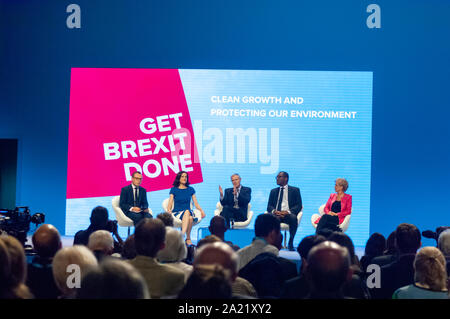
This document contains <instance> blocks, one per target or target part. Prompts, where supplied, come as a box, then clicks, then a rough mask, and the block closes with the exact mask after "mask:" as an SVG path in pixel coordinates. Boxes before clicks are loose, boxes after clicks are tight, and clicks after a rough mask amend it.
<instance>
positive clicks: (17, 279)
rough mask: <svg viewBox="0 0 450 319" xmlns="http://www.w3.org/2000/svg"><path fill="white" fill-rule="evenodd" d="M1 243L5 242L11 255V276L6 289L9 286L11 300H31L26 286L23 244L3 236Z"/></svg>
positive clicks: (0, 238)
mask: <svg viewBox="0 0 450 319" xmlns="http://www.w3.org/2000/svg"><path fill="white" fill-rule="evenodd" d="M0 241H2V242H3V244H4V246H5V249H6V251H7V254H8V255H9V258H8V259H9V263H8V262H6V261H5V263H7V264H9V276H8V278H7V279H5V281H6V285H5V286H6V287H8V286H9V288H10V289H11V290H10V293H11V295H10V298H11V299H31V298H33V295H32V294H31V292H30V290H29V289H28V287H27V286H26V285H25V280H26V275H27V262H26V258H25V251H24V249H23V246H22V244H21V243H20V241H18V240H17V239H16V238H15V237H12V236H8V235H6V236H5V235H2V236H1V237H0Z"/></svg>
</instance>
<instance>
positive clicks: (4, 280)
mask: <svg viewBox="0 0 450 319" xmlns="http://www.w3.org/2000/svg"><path fill="white" fill-rule="evenodd" d="M2 238H3V236H0V299H11V298H15V294H14V292H13V289H14V286H13V280H12V276H11V258H10V256H9V252H8V248H7V246H6V244H5V243H4V242H3V240H2Z"/></svg>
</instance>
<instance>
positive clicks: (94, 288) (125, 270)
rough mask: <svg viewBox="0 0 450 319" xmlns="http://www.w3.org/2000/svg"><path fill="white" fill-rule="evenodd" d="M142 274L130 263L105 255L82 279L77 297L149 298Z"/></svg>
mask: <svg viewBox="0 0 450 319" xmlns="http://www.w3.org/2000/svg"><path fill="white" fill-rule="evenodd" d="M148 298H149V294H148V289H147V285H146V283H145V280H144V278H143V277H142V275H141V274H140V273H139V272H138V271H137V270H136V269H135V268H134V267H133V266H131V265H130V264H129V263H127V262H125V261H122V260H120V259H117V258H111V257H105V258H103V260H102V262H101V263H100V264H99V267H97V268H95V269H93V270H91V271H89V272H88V273H87V274H86V275H85V276H84V277H83V280H82V281H81V286H80V289H78V291H77V299H148Z"/></svg>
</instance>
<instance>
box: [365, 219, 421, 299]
mask: <svg viewBox="0 0 450 319" xmlns="http://www.w3.org/2000/svg"><path fill="white" fill-rule="evenodd" d="M395 246H396V248H397V252H398V257H397V258H396V260H394V261H393V262H392V263H390V264H387V265H385V266H382V267H381V287H380V288H372V289H371V290H370V293H371V295H372V297H373V298H376V299H391V298H392V294H393V293H394V292H395V291H396V290H397V289H398V288H400V287H403V286H407V285H410V284H413V283H414V267H413V263H414V259H415V257H416V251H417V250H418V249H419V247H420V246H421V235H420V231H419V229H417V227H416V226H414V225H412V224H407V223H403V224H400V225H399V226H398V227H397V229H396V230H395Z"/></svg>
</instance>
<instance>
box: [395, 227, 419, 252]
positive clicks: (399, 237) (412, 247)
mask: <svg viewBox="0 0 450 319" xmlns="http://www.w3.org/2000/svg"><path fill="white" fill-rule="evenodd" d="M420 240H421V235H420V231H419V229H418V228H417V227H416V226H414V225H413V224H407V223H403V224H400V225H398V227H397V229H396V230H395V245H396V247H397V250H398V252H399V253H400V254H415V253H416V252H417V249H419V247H420V245H421V241H420Z"/></svg>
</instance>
